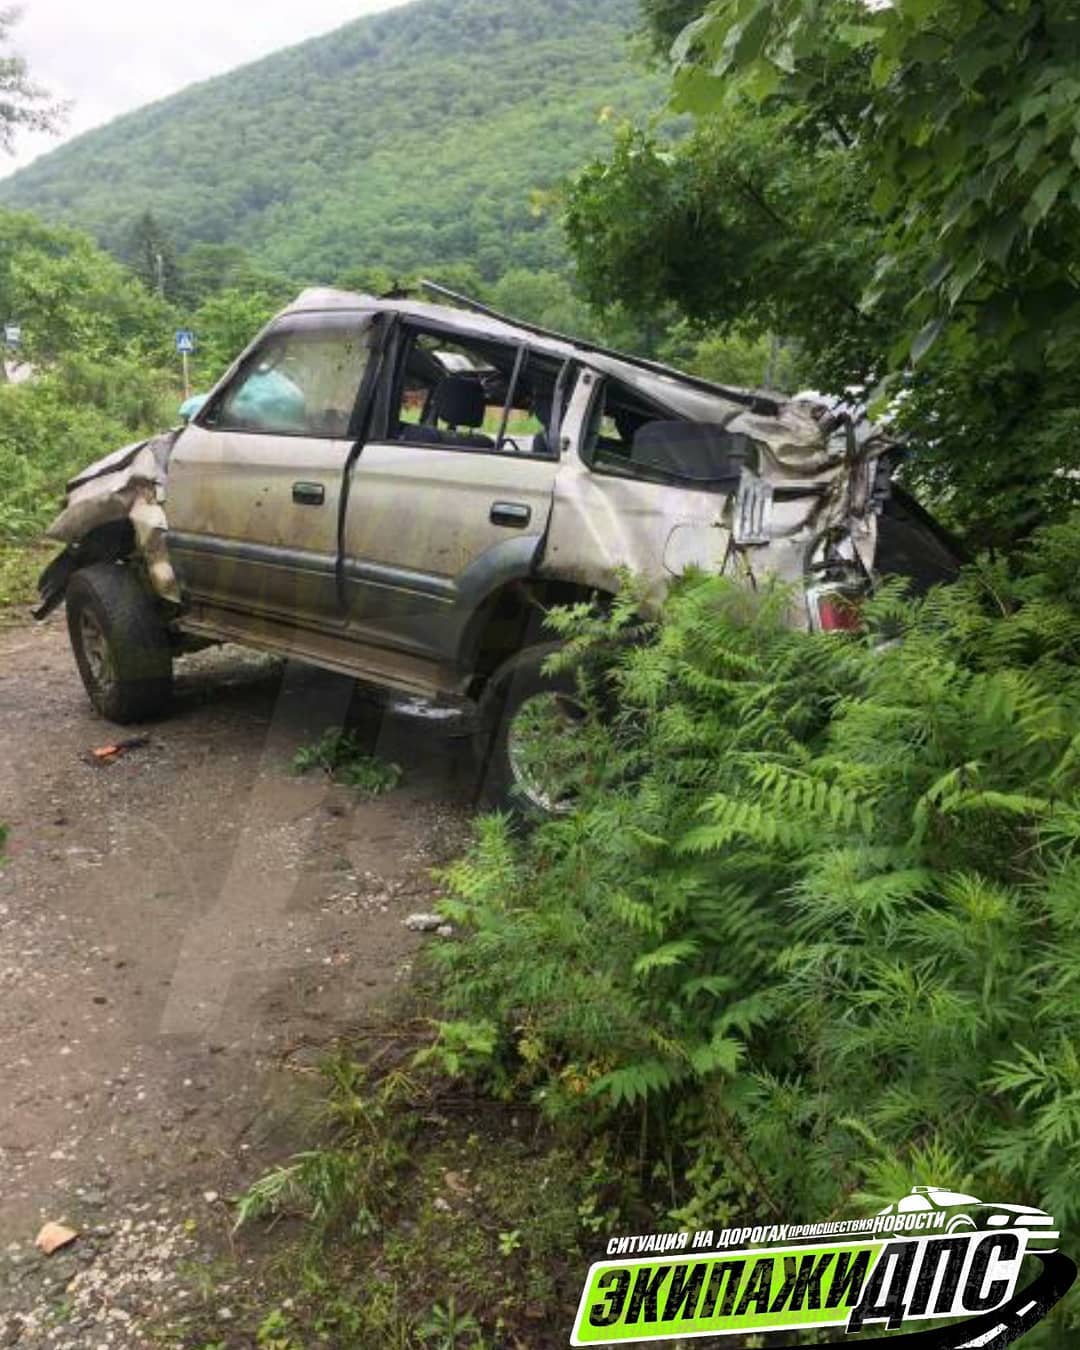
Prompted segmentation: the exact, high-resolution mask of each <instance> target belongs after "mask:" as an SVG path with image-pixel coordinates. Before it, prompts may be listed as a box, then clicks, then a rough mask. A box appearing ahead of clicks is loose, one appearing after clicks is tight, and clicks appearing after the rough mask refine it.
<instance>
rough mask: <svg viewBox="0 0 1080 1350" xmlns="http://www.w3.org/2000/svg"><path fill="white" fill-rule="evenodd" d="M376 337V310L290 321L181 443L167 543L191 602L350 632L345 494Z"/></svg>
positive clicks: (173, 470)
mask: <svg viewBox="0 0 1080 1350" xmlns="http://www.w3.org/2000/svg"><path fill="white" fill-rule="evenodd" d="M375 333H376V327H375V324H374V322H373V315H372V314H371V313H366V312H365V313H356V312H354V313H349V314H333V315H326V314H307V315H298V316H290V317H288V318H286V319H285V320H283V321H281V322H280V323H279V324H277V325H275V326H274V328H273V329H272V330H271V331H270V332H269V333H268V334H267V335H266V337H265V338H264V339H263V340H262V342H261V343H260V344H259V346H258V347H257V348H256V349H255V350H254V351H253V352H252V353H251V355H250V356H249V357H248V358H247V359H246V360H245V361H244V362H243V364H242V365H241V366H240V368H239V370H238V371H237V372H236V374H235V375H234V376H233V378H232V379H231V380H230V381H229V382H228V384H227V385H226V386H224V387H223V388H222V389H221V390H219V391H217V392H216V393H215V395H214V397H213V398H212V399H211V401H210V402H209V403H208V405H207V407H206V408H205V409H204V410H203V412H202V413H201V414H200V415H199V417H198V418H197V419H196V423H195V424H193V425H192V426H190V427H188V429H187V430H186V431H185V432H184V433H183V434H182V435H181V437H180V439H179V440H178V442H177V444H176V447H175V449H174V451H173V455H172V459H171V461H170V465H169V482H168V493H169V497H168V506H167V510H168V515H169V524H170V530H169V540H168V547H169V555H170V558H172V560H173V562H174V565H175V567H176V571H177V574H178V577H179V580H180V585H181V588H182V590H183V592H184V594H185V598H186V599H187V600H189V601H194V602H196V603H198V602H205V603H209V604H213V605H215V606H219V607H223V608H227V609H232V610H237V611H240V612H250V613H255V614H266V615H271V616H273V617H275V618H278V619H285V620H289V621H292V622H294V623H295V624H297V625H299V626H314V627H325V626H327V625H338V626H340V624H341V623H342V621H343V619H342V613H341V608H340V603H339V594H338V587H337V560H338V523H339V511H340V506H341V492H342V484H343V481H344V474H345V469H346V465H347V464H348V461H349V456H350V454H351V452H352V450H353V446H354V444H355V440H356V437H357V435H358V434H359V427H360V425H361V422H362V418H363V414H364V401H365V399H366V396H367V394H366V385H367V383H368V381H367V379H366V377H367V375H368V372H369V368H370V362H371V357H372V352H373V344H374V338H375Z"/></svg>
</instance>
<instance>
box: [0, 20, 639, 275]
mask: <svg viewBox="0 0 1080 1350" xmlns="http://www.w3.org/2000/svg"><path fill="white" fill-rule="evenodd" d="M636 19H637V6H636V0H416V2H415V3H413V4H409V5H406V6H404V7H402V8H400V9H396V10H391V11H390V12H388V13H384V14H380V15H375V16H371V17H367V18H364V19H360V20H357V21H356V22H354V23H351V24H347V25H346V26H345V27H343V28H340V29H337V30H336V31H335V32H333V33H330V34H327V35H325V36H323V37H320V38H316V39H313V40H311V41H309V42H306V43H303V44H302V45H300V46H297V47H291V48H287V49H286V50H284V51H281V52H277V53H275V54H274V55H272V56H270V57H267V58H265V59H263V60H262V61H259V62H257V63H255V64H253V65H250V66H246V67H244V68H242V69H240V70H238V71H234V72H232V73H230V74H228V75H225V76H222V77H220V78H217V79H214V80H210V81H207V82H206V83H204V84H200V85H194V86H192V87H191V88H189V89H186V90H184V91H183V92H181V93H180V94H177V95H174V96H173V97H171V98H168V99H165V100H163V101H162V102H160V103H156V104H152V105H151V106H149V107H147V108H143V109H140V110H138V111H137V112H134V113H130V114H128V115H126V116H125V117H122V118H119V119H117V120H116V121H114V122H112V123H110V124H109V125H107V126H105V127H102V128H100V129H99V130H96V131H92V132H89V133H87V134H86V135H83V136H81V137H79V138H78V139H77V140H74V141H72V142H70V143H69V144H68V145H65V146H63V147H61V148H60V149H58V150H56V151H54V152H53V153H51V154H49V155H47V156H45V157H44V158H42V159H40V160H37V161H36V162H35V163H34V164H32V165H30V166H29V167H28V168H26V169H24V170H22V171H21V172H20V173H17V174H15V175H14V176H13V177H12V178H10V179H8V180H6V181H3V182H0V205H4V206H10V207H19V208H26V209H29V210H33V211H37V212H39V213H40V214H42V215H44V216H46V217H47V218H50V219H59V220H64V221H66V222H70V223H73V224H76V225H80V226H82V227H84V228H87V229H89V230H90V231H92V232H93V233H94V234H96V235H97V236H98V238H99V239H101V241H102V242H103V243H105V244H106V245H107V246H110V247H113V248H116V247H119V246H120V245H121V244H122V243H123V240H124V237H125V235H126V233H127V232H128V231H129V230H130V227H131V224H132V222H133V221H134V220H135V218H136V217H137V216H138V215H139V214H140V213H141V212H142V211H144V210H146V209H147V208H148V207H149V208H150V209H151V210H153V211H154V213H155V215H156V216H157V217H158V218H159V219H160V220H161V222H162V223H163V224H164V225H165V226H166V227H167V228H168V229H169V230H170V231H171V232H172V233H173V234H174V236H175V237H176V238H177V240H178V242H179V243H180V244H181V245H187V244H191V243H195V242H226V241H227V242H230V243H239V244H242V245H244V246H246V247H247V248H249V249H250V250H251V251H252V252H253V253H254V254H255V256H256V257H257V258H259V259H260V260H261V261H263V262H264V263H266V264H268V265H271V266H274V267H277V268H280V269H282V270H284V271H287V272H289V273H290V274H294V275H297V276H302V277H306V278H311V279H330V278H332V277H333V276H335V275H336V274H339V273H340V272H342V271H343V270H346V269H348V268H350V267H357V266H366V265H372V266H374V265H380V266H385V267H388V268H390V269H391V270H395V269H399V270H401V271H406V270H410V269H412V268H415V267H421V266H424V265H426V264H433V263H445V262H458V261H470V262H475V263H477V264H478V265H479V267H480V268H481V270H482V272H484V273H485V274H486V275H487V276H489V277H491V276H495V275H498V274H499V273H500V272H502V271H504V270H505V269H506V268H507V267H509V266H515V265H520V266H529V267H546V266H557V265H558V264H559V262H560V260H561V258H562V245H561V241H560V238H559V233H558V230H557V228H556V227H555V225H554V224H553V223H552V222H551V221H550V220H548V219H545V218H543V217H542V216H540V215H538V214H537V213H536V212H535V211H534V209H533V208H532V205H531V194H532V193H533V192H534V190H536V189H540V190H543V189H545V188H550V187H551V186H553V185H554V184H555V183H556V182H558V180H559V179H560V178H561V177H562V176H563V175H564V174H565V173H567V172H568V171H570V170H572V169H573V168H575V167H576V166H577V165H579V164H581V163H582V162H583V161H584V160H585V159H586V158H588V157H589V156H590V155H591V154H594V153H596V152H598V151H602V149H603V148H604V146H605V145H606V144H607V143H608V141H609V139H610V129H609V128H608V127H607V126H605V125H603V122H604V121H606V120H607V119H608V118H609V117H610V116H611V115H612V114H613V115H614V116H616V117H618V118H622V117H625V116H631V115H639V114H641V113H643V112H645V111H647V110H648V109H650V108H653V107H656V106H657V105H658V103H659V102H660V99H661V97H662V87H661V83H660V81H659V80H658V79H657V78H656V77H654V76H652V75H650V74H649V73H647V72H646V71H644V70H643V69H642V67H641V66H640V64H639V63H638V62H637V60H636V59H635V57H634V54H633V53H632V51H631V50H630V44H629V40H628V39H629V35H630V33H631V32H632V30H633V28H634V25H635V22H636ZM607 110H610V111H607Z"/></svg>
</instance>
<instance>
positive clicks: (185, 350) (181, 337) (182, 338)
mask: <svg viewBox="0 0 1080 1350" xmlns="http://www.w3.org/2000/svg"><path fill="white" fill-rule="evenodd" d="M176 350H177V351H178V352H179V353H180V364H181V366H182V367H183V370H184V398H185V399H189V398H190V397H191V377H190V376H191V373H190V370H189V369H188V357H189V356H190V355H191V353H192V352H193V351H194V350H195V334H194V333H192V332H191V330H190V329H187V328H181V329H180V331H179V332H178V333H177V334H176Z"/></svg>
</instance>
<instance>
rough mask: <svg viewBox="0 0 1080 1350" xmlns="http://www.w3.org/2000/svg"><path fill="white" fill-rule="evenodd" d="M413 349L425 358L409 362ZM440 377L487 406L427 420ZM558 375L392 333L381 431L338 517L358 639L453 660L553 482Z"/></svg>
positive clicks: (450, 343)
mask: <svg viewBox="0 0 1080 1350" xmlns="http://www.w3.org/2000/svg"><path fill="white" fill-rule="evenodd" d="M421 338H423V340H424V342H425V345H426V348H427V352H426V354H425V355H424V359H423V360H418V361H415V362H414V363H412V364H410V353H411V352H412V351H413V348H414V344H416V343H417V342H418V341H420V339H421ZM432 353H434V354H435V356H436V358H437V361H436V365H435V366H433V364H432V362H431V360H430V357H431V355H432ZM417 355H419V353H417ZM439 367H441V370H442V378H443V379H444V380H446V381H457V382H458V384H459V385H460V382H461V381H462V380H469V379H474V380H478V381H480V382H482V383H483V385H484V387H485V389H486V390H487V391H488V392H487V393H486V394H485V398H486V399H489V400H490V402H488V403H487V404H485V405H484V406H483V407H482V408H480V407H479V405H478V408H477V411H476V412H475V414H473V415H471V416H469V417H468V418H467V420H466V421H465V422H464V423H463V424H460V425H458V426H456V427H447V426H444V425H443V424H442V423H441V422H440V421H439V419H438V417H437V416H436V415H435V414H436V413H437V410H438V408H439V406H440V399H439V390H438V384H439V378H440V376H439V369H438V368H439ZM562 371H563V366H562V364H561V363H560V362H558V361H552V360H550V359H546V358H544V357H537V356H535V355H531V354H530V353H528V352H526V351H525V350H524V349H523V348H520V347H516V346H513V345H509V344H498V343H492V342H490V341H487V342H485V343H484V344H483V345H482V346H478V347H475V348H472V349H470V348H469V345H468V343H467V342H466V340H465V339H464V338H462V337H461V336H460V335H456V336H455V337H453V338H452V339H451V338H449V337H439V336H438V335H436V334H420V333H419V332H417V331H410V330H409V329H405V330H403V331H402V332H401V333H400V334H399V342H398V357H397V361H396V363H395V364H394V366H393V367H391V368H390V370H389V372H388V381H387V386H386V392H385V402H386V406H385V408H384V409H383V414H382V416H381V421H382V423H383V425H382V428H381V430H380V431H378V432H377V433H376V434H375V435H374V436H373V438H372V439H371V440H369V441H368V442H367V443H366V444H365V445H364V447H363V451H362V452H361V454H360V455H359V457H358V458H357V460H356V461H355V464H354V466H353V468H352V471H351V477H350V484H349V496H348V505H347V509H346V513H345V525H344V533H343V559H342V566H343V577H344V584H345V595H346V605H347V613H348V624H349V628H350V631H352V632H354V633H355V634H356V636H357V637H358V638H360V639H362V640H363V641H365V642H371V643H374V644H376V645H384V646H390V647H395V648H401V649H405V650H408V651H411V652H413V653H415V654H416V655H418V656H422V657H425V658H428V659H431V660H436V661H440V662H445V661H452V660H453V658H454V657H455V655H456V654H457V651H458V646H459V643H460V641H461V637H462V632H463V629H464V627H465V625H466V624H467V623H468V620H469V618H470V617H471V615H473V614H474V613H475V611H476V608H477V606H478V605H479V604H480V603H481V602H482V600H483V599H484V597H485V596H487V595H488V594H490V593H491V592H492V591H494V590H495V589H497V587H498V586H500V585H502V584H503V583H504V582H506V581H509V580H512V579H514V578H516V577H523V576H527V575H528V574H529V573H530V572H531V571H532V569H533V566H534V563H535V560H536V558H537V556H538V554H539V552H540V550H541V548H542V544H543V539H544V536H545V533H546V530H547V527H548V519H549V516H550V514H551V500H552V493H553V490H554V484H555V476H556V473H557V471H558V462H559V461H558V447H557V444H556V443H555V440H554V437H549V436H548V434H547V433H548V431H549V430H550V427H549V425H548V424H549V423H550V407H551V405H552V402H553V400H554V398H555V397H556V392H555V386H556V384H558V383H559V380H560V375H561V374H562ZM561 387H562V386H561V385H560V390H561ZM481 418H482V420H481Z"/></svg>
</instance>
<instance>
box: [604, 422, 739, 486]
mask: <svg viewBox="0 0 1080 1350" xmlns="http://www.w3.org/2000/svg"><path fill="white" fill-rule="evenodd" d="M630 459H631V462H632V463H634V464H638V465H640V466H641V467H642V468H647V469H655V470H657V471H658V472H660V473H664V474H670V475H671V476H672V477H675V478H678V479H681V480H683V481H685V482H691V483H715V482H722V481H728V480H731V479H735V480H737V479H738V477H739V475H740V473H741V472H742V470H743V468H744V467H747V466H749V467H751V468H756V467H757V461H758V454H757V444H756V442H755V441H753V440H752V439H751V438H750V437H749V436H745V435H743V434H742V433H740V432H734V431H728V430H727V429H726V428H725V427H724V426H723V425H722V424H721V423H719V422H659V421H657V422H646V423H645V424H644V425H643V426H641V427H639V428H638V430H637V431H636V432H635V433H634V440H633V445H632V447H631V451H630Z"/></svg>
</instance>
